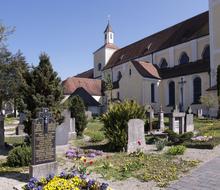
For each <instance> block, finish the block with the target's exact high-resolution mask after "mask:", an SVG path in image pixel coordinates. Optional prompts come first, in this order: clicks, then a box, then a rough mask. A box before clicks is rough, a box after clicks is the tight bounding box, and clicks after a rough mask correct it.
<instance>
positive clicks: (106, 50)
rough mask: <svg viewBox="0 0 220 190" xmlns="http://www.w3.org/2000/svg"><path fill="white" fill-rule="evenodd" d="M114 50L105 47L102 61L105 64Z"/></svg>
mask: <svg viewBox="0 0 220 190" xmlns="http://www.w3.org/2000/svg"><path fill="white" fill-rule="evenodd" d="M115 51H116V49H111V48H106V49H105V62H104V64H105V65H106V64H107V63H108V61H109V59H110V58H111V56H112V55H113V53H114V52H115Z"/></svg>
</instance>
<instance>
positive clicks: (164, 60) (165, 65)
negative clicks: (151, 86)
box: [160, 58, 168, 69]
mask: <svg viewBox="0 0 220 190" xmlns="http://www.w3.org/2000/svg"><path fill="white" fill-rule="evenodd" d="M167 66H168V63H167V60H166V59H165V58H162V59H161V61H160V68H162V69H163V68H167Z"/></svg>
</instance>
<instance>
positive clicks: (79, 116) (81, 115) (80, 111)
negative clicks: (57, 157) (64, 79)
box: [69, 96, 87, 136]
mask: <svg viewBox="0 0 220 190" xmlns="http://www.w3.org/2000/svg"><path fill="white" fill-rule="evenodd" d="M69 110H70V112H71V117H74V118H75V124H76V133H77V135H78V136H82V134H83V131H84V129H85V128H86V124H87V119H86V115H85V105H84V103H83V100H82V99H81V98H80V97H79V96H73V97H70V98H69Z"/></svg>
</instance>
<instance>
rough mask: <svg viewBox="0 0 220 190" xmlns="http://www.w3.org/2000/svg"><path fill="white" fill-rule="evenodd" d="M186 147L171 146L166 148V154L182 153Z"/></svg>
mask: <svg viewBox="0 0 220 190" xmlns="http://www.w3.org/2000/svg"><path fill="white" fill-rule="evenodd" d="M185 150H186V147H185V146H183V145H177V146H172V147H170V148H169V149H168V151H167V154H169V155H183V154H184V152H185Z"/></svg>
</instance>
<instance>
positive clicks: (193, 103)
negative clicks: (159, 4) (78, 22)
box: [64, 0, 220, 116]
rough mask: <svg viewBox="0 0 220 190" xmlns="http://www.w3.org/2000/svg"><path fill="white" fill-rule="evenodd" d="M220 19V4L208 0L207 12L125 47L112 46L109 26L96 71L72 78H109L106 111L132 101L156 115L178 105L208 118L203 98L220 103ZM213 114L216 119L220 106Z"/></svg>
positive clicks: (217, 0)
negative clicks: (219, 70)
mask: <svg viewBox="0 0 220 190" xmlns="http://www.w3.org/2000/svg"><path fill="white" fill-rule="evenodd" d="M219 19H220V0H209V11H207V12H204V13H202V14H199V15H197V16H194V17H192V18H189V19H188V20H185V21H183V22H181V23H178V24H176V25H174V26H171V27H169V28H167V29H165V30H162V31H159V32H157V33H155V34H153V35H151V36H148V37H146V38H144V39H141V40H138V41H136V42H134V43H132V44H129V45H127V46H125V47H123V48H118V47H117V46H116V44H115V43H114V37H115V33H114V31H113V28H112V27H111V25H110V23H108V24H107V27H106V29H105V31H104V45H103V46H101V47H100V48H99V49H97V50H96V51H95V52H94V53H93V55H94V60H93V63H94V64H93V69H90V70H89V71H86V72H83V73H81V74H79V75H77V76H75V77H74V78H84V79H85V78H88V80H91V79H93V80H102V81H106V79H108V78H109V79H110V80H111V82H112V87H113V88H112V90H106V89H104V88H102V93H101V94H102V97H101V98H100V99H99V102H100V103H101V105H103V106H106V105H107V103H108V101H110V99H112V100H119V101H123V100H125V99H132V100H135V101H137V102H138V103H139V104H141V105H144V106H148V105H151V106H152V107H153V108H154V110H155V111H156V112H157V111H159V109H160V106H162V108H163V111H164V112H165V113H170V112H171V110H172V109H173V107H175V106H176V105H177V106H179V108H180V110H182V111H185V110H186V109H187V108H188V107H189V106H190V107H191V108H192V110H193V112H194V113H196V112H197V110H198V109H201V108H202V109H203V110H204V111H203V112H204V113H205V112H206V110H207V108H206V107H205V105H203V104H202V103H201V101H200V97H201V96H209V97H211V98H216V99H217V85H216V83H217V82H216V76H217V74H216V73H217V67H218V65H219V64H220V22H219ZM100 85H101V83H100ZM64 87H65V84H64ZM100 89H101V88H100ZM85 90H86V89H85ZM72 93H73V92H72ZM102 110H103V109H101V110H100V112H101V111H102ZM210 112H211V115H212V116H216V114H217V105H216V107H214V108H212V109H211V110H210Z"/></svg>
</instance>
